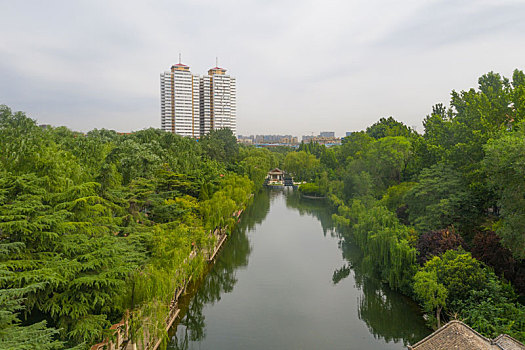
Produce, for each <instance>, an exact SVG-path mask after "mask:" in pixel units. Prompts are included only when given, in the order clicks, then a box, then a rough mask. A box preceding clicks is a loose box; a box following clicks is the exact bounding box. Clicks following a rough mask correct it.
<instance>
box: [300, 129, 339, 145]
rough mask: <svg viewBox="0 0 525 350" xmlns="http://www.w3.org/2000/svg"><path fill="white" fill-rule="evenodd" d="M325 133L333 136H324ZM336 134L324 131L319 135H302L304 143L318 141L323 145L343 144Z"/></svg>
mask: <svg viewBox="0 0 525 350" xmlns="http://www.w3.org/2000/svg"><path fill="white" fill-rule="evenodd" d="M323 134H324V135H327V134H329V135H332V136H323ZM334 135H335V133H334V132H322V133H320V134H319V135H317V136H313V135H304V136H303V137H302V142H303V143H310V142H314V143H318V144H321V145H325V146H326V147H331V146H337V145H340V144H341V138H339V137H335V136H334Z"/></svg>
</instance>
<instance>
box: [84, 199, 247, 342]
mask: <svg viewBox="0 0 525 350" xmlns="http://www.w3.org/2000/svg"><path fill="white" fill-rule="evenodd" d="M251 197H253V195H252V196H250V198H251ZM243 211H244V208H243V209H239V210H237V211H235V212H234V213H233V214H232V216H233V217H235V219H236V223H238V222H239V220H240V216H241V214H242V213H243ZM228 230H230V231H233V227H230V228H229V227H224V228H222V229H219V228H217V229H215V230H214V231H213V232H210V235H212V236H213V237H215V241H216V243H215V245H214V247H213V249H212V250H211V251H210V252H208V251H207V250H201V251H199V252H198V251H195V250H192V251H191V253H190V255H189V256H188V258H187V259H194V258H195V257H196V256H197V255H198V254H202V255H204V256H205V258H206V260H207V262H208V263H213V262H214V261H215V259H216V258H217V256H218V253H219V251H220V250H221V248H222V247H223V245H224V243H225V242H226V240H227V238H228V236H229V235H228ZM192 280H193V275H190V276H189V278H188V279H187V280H185V281H184V283H183V284H182V285H181V286H179V287H178V288H177V289H176V290H175V291H174V297H173V299H172V300H171V302H170V304H169V311H168V316H167V317H166V328H165V331H166V332H168V331H169V329H170V328H171V327H172V326H173V324H174V322H175V320H176V319H177V317H178V316H179V314H180V312H181V309H180V308H179V299H180V297H181V296H182V295H183V294H184V293H185V292H186V290H187V288H188V286H189V285H190V283H191V282H192ZM145 321H146V320H144V322H145ZM129 324H130V321H129V312H127V313H126V314H125V316H124V318H123V319H122V321H120V322H119V323H117V324H115V325H113V326H112V327H111V328H110V329H111V330H114V333H113V335H112V338H113V339H114V340H109V339H108V340H106V341H104V342H101V343H98V344H95V345H93V346H92V347H91V348H90V350H102V349H104V350H105V349H107V348H109V349H123V350H137V349H139V350H142V349H143V350H157V349H159V347H160V346H161V344H162V342H163V340H164V339H163V337H160V339H157V340H154V341H153V342H150V341H146V342H143V343H142V344H140V343H135V344H133V343H132V342H131V340H130V334H129V333H130V329H129ZM143 339H144V340H147V339H151V337H150V335H149V334H147V333H146V334H144V336H143Z"/></svg>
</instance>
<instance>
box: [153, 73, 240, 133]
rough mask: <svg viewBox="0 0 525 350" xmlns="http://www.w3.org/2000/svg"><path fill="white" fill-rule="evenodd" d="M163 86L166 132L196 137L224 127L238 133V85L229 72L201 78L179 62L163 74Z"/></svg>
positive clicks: (162, 111) (162, 117) (161, 78)
mask: <svg viewBox="0 0 525 350" xmlns="http://www.w3.org/2000/svg"><path fill="white" fill-rule="evenodd" d="M160 86H161V128H162V130H165V131H170V132H173V133H176V134H179V135H181V136H190V137H195V138H199V137H200V136H202V135H205V134H207V133H209V132H210V131H211V130H214V129H221V128H228V129H231V130H232V132H233V134H234V135H235V134H236V132H237V120H236V117H237V105H236V84H235V78H234V77H231V76H229V75H226V69H224V68H219V67H214V68H211V69H210V70H209V71H208V75H204V76H202V77H199V76H197V75H193V74H192V73H191V72H190V70H189V67H188V66H186V65H183V64H181V63H179V64H176V65H173V66H172V67H171V71H170V72H165V73H163V74H161V77H160Z"/></svg>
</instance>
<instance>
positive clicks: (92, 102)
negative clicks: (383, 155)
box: [0, 0, 525, 136]
mask: <svg viewBox="0 0 525 350" xmlns="http://www.w3.org/2000/svg"><path fill="white" fill-rule="evenodd" d="M0 1H2V0H0ZM2 14H3V16H2V20H3V22H2V24H3V29H2V35H1V36H0V103H1V104H6V105H8V106H9V107H10V108H12V109H13V110H15V111H18V110H21V111H24V112H26V113H27V114H28V116H30V117H31V118H34V119H36V120H37V121H38V123H40V124H51V125H56V126H59V125H65V126H67V127H69V128H71V129H73V130H78V131H88V130H91V129H94V128H99V129H100V128H107V129H114V130H117V131H120V132H129V131H133V130H135V131H136V130H141V129H144V128H148V127H156V128H159V115H160V106H159V99H160V91H159V80H158V79H159V78H158V74H159V72H161V71H163V70H165V68H166V67H170V66H171V65H172V64H175V63H177V61H178V57H179V53H182V60H183V61H184V62H188V63H189V64H190V63H191V64H190V65H191V67H192V70H193V71H195V72H206V71H207V69H208V68H209V67H211V66H213V65H214V64H215V58H216V57H218V58H219V65H220V66H223V67H228V69H229V71H230V72H234V74H235V77H236V78H237V90H238V93H237V133H238V134H242V135H246V134H247V135H250V134H293V135H298V136H301V135H310V134H312V133H314V134H318V133H319V132H321V131H325V130H333V131H335V135H336V136H344V135H345V132H347V131H358V130H363V129H365V128H366V127H367V126H369V125H371V124H373V123H375V122H376V121H378V120H379V118H381V117H388V116H393V117H394V118H395V119H397V120H399V121H401V122H403V123H405V124H406V125H408V126H411V127H415V128H416V130H417V131H418V132H422V130H423V127H422V121H423V118H424V117H425V116H426V115H428V114H429V113H430V112H431V110H432V106H433V105H434V104H436V103H444V104H445V105H448V104H449V101H450V92H451V91H452V90H456V91H461V90H468V89H470V88H472V87H474V88H476V87H477V80H478V78H479V77H480V76H481V75H483V74H485V73H487V72H489V71H494V72H497V73H500V74H502V75H504V76H506V77H510V76H511V75H512V71H513V70H514V69H516V68H517V69H522V70H523V69H524V68H525V63H524V62H525V61H524V60H523V57H525V46H523V45H519V43H521V42H525V21H523V18H524V17H525V2H524V1H518V0H465V1H461V2H458V1H453V0H429V1H417V0H401V1H395V2H392V1H387V0H374V1H365V0H356V1H344V0H333V1H321V0H312V1H305V2H299V1H292V0H282V1H279V2H274V1H262V0H248V1H243V2H236V1H233V2H232V1H223V2H215V1H211V0H203V1H197V2H195V1H175V2H174V1H167V0H159V1H155V2H147V3H146V2H139V1H133V0H131V1H120V0H115V1H104V2H99V1H87V0H79V1H58V0H49V1H46V2H41V1H35V0H27V1H6V0H4V1H3V2H2Z"/></svg>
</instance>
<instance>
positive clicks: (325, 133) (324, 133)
mask: <svg viewBox="0 0 525 350" xmlns="http://www.w3.org/2000/svg"><path fill="white" fill-rule="evenodd" d="M319 137H335V132H333V131H321V132H320V133H319Z"/></svg>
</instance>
